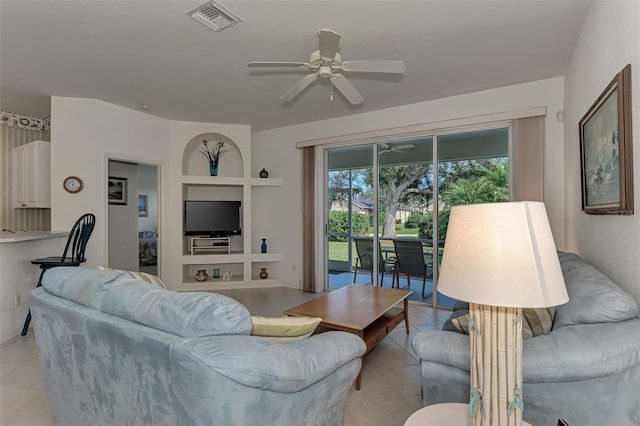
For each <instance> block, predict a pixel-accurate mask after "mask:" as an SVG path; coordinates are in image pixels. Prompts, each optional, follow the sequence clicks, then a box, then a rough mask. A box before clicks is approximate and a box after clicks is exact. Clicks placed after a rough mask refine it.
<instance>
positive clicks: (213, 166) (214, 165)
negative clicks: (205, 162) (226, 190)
mask: <svg viewBox="0 0 640 426" xmlns="http://www.w3.org/2000/svg"><path fill="white" fill-rule="evenodd" d="M209 174H210V175H211V176H218V162H217V161H213V160H209Z"/></svg>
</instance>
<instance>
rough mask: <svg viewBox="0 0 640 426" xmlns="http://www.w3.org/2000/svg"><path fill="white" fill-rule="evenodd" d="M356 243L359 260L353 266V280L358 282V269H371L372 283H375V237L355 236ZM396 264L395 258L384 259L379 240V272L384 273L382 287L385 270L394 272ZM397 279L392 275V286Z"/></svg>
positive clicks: (382, 279) (381, 280)
mask: <svg viewBox="0 0 640 426" xmlns="http://www.w3.org/2000/svg"><path fill="white" fill-rule="evenodd" d="M353 241H355V243H356V252H357V253H358V260H357V261H356V264H355V266H354V268H353V282H354V283H355V282H356V275H357V274H358V271H359V270H361V271H369V273H370V274H371V284H373V259H374V257H373V239H372V238H354V239H353ZM394 264H395V259H394V258H389V259H384V258H383V257H382V250H381V249H380V243H379V242H378V272H379V273H380V274H381V275H382V277H381V279H380V287H382V283H383V281H384V273H385V272H393V266H394ZM394 281H395V275H392V276H391V287H393V283H394Z"/></svg>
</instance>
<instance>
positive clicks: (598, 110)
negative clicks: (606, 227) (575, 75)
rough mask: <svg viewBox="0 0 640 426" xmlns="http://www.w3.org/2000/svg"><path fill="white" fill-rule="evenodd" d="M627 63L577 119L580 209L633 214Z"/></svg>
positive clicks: (629, 69) (629, 88)
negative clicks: (580, 183) (578, 119)
mask: <svg viewBox="0 0 640 426" xmlns="http://www.w3.org/2000/svg"><path fill="white" fill-rule="evenodd" d="M632 145H633V144H632V141H631V65H630V64H629V65H627V66H626V67H624V69H623V70H622V71H620V72H619V73H618V74H616V76H615V77H614V79H613V80H612V81H611V83H609V85H608V86H607V88H606V89H605V90H604V91H603V92H602V94H601V95H600V96H599V97H598V99H597V100H596V101H595V103H594V104H593V105H592V106H591V108H589V110H588V111H587V113H586V114H585V115H584V117H582V119H581V120H580V162H581V163H580V170H581V179H582V210H583V211H584V212H585V213H587V214H601V215H632V214H633V152H632Z"/></svg>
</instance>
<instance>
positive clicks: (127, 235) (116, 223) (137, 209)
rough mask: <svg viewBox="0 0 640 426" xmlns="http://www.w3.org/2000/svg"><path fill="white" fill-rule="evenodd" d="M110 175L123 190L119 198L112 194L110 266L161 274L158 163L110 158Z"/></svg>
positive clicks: (110, 209) (109, 226) (109, 244)
mask: <svg viewBox="0 0 640 426" xmlns="http://www.w3.org/2000/svg"><path fill="white" fill-rule="evenodd" d="M108 176H109V184H111V183H112V182H118V183H119V185H120V187H122V188H123V189H124V191H123V193H122V194H119V195H118V198H117V199H115V197H112V196H111V194H109V205H108V224H109V225H108V228H109V229H108V253H109V266H110V267H112V268H116V269H122V270H127V271H140V272H146V273H149V274H153V275H158V262H159V259H160V247H159V244H158V239H159V237H160V236H159V232H158V231H159V229H160V228H159V220H158V219H159V214H158V210H159V209H158V200H159V197H158V194H159V167H158V165H155V164H143V163H135V162H130V161H123V160H115V159H109V160H108ZM112 198H113V199H112Z"/></svg>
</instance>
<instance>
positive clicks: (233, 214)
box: [184, 200, 242, 237]
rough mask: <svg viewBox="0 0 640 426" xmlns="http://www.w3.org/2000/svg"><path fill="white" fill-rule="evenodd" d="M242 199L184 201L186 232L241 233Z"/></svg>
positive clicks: (226, 234)
mask: <svg viewBox="0 0 640 426" xmlns="http://www.w3.org/2000/svg"><path fill="white" fill-rule="evenodd" d="M241 207H242V205H241V203H240V201H200V200H186V201H185V202H184V234H185V235H208V236H210V237H228V236H231V235H241V233H242V210H241Z"/></svg>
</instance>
